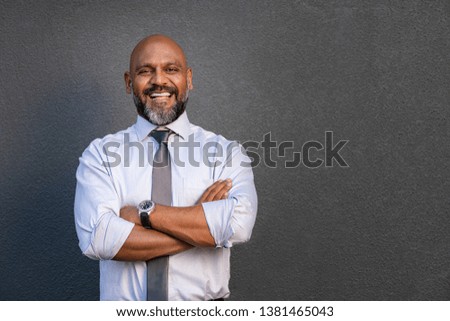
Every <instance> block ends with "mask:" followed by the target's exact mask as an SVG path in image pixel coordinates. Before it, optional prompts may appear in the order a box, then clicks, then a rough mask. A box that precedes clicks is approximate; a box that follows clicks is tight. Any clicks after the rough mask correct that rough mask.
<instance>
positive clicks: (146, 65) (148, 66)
mask: <svg viewBox="0 0 450 321" xmlns="http://www.w3.org/2000/svg"><path fill="white" fill-rule="evenodd" d="M168 66H177V67H178V68H183V64H182V63H181V62H179V61H177V60H174V61H168V62H166V63H165V64H164V67H168ZM141 68H154V66H153V65H152V64H149V63H147V64H142V65H139V66H137V67H136V69H135V71H138V70H139V69H141Z"/></svg>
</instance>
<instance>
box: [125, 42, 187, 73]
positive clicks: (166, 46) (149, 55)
mask: <svg viewBox="0 0 450 321" xmlns="http://www.w3.org/2000/svg"><path fill="white" fill-rule="evenodd" d="M169 63H175V64H178V65H180V66H183V67H184V66H185V65H186V58H185V56H184V53H183V50H181V48H180V47H179V46H178V45H177V44H176V43H174V42H171V41H168V40H166V39H150V40H147V41H144V42H142V43H139V44H138V45H137V46H136V48H135V49H134V50H133V52H132V54H131V58H130V69H131V70H133V69H135V68H138V67H139V66H143V65H149V64H150V65H164V64H169Z"/></svg>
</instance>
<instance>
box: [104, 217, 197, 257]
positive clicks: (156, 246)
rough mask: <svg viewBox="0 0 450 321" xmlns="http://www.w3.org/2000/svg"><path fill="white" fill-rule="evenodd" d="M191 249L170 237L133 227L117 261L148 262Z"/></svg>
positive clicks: (140, 227) (137, 226)
mask: <svg viewBox="0 0 450 321" xmlns="http://www.w3.org/2000/svg"><path fill="white" fill-rule="evenodd" d="M190 248H192V245H190V244H188V243H186V242H183V241H181V240H179V239H176V238H174V237H171V236H170V235H167V234H164V233H161V232H158V231H156V230H148V229H145V228H143V227H142V226H139V225H135V226H134V228H133V230H132V231H131V233H130V235H129V236H128V238H127V240H126V241H125V243H124V244H123V245H122V247H121V249H120V250H119V252H118V253H117V254H116V256H115V257H114V258H113V259H114V260H118V261H148V260H151V259H153V258H155V257H158V256H163V255H172V254H176V253H179V252H182V251H186V250H188V249H190Z"/></svg>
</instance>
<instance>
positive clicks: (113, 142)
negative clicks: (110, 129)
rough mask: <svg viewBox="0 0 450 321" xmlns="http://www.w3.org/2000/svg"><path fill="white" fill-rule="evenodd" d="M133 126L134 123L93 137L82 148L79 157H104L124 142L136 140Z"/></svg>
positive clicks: (87, 158)
mask: <svg viewBox="0 0 450 321" xmlns="http://www.w3.org/2000/svg"><path fill="white" fill-rule="evenodd" d="M134 127H135V125H133V126H130V127H128V128H127V129H124V130H121V131H118V132H116V133H113V134H108V135H106V136H104V137H101V138H96V139H94V140H93V141H92V142H91V143H90V144H89V145H88V147H87V148H86V149H85V150H84V152H83V155H82V156H81V157H82V158H84V159H86V160H89V159H104V157H105V156H106V155H107V154H108V152H111V151H114V150H119V149H120V148H121V147H122V146H123V145H124V143H126V142H130V141H136V140H137V134H136V130H135V128H134Z"/></svg>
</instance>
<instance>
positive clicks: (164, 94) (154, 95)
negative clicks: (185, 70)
mask: <svg viewBox="0 0 450 321" xmlns="http://www.w3.org/2000/svg"><path fill="white" fill-rule="evenodd" d="M169 96H170V93H153V94H151V95H150V97H152V98H153V97H169Z"/></svg>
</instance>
